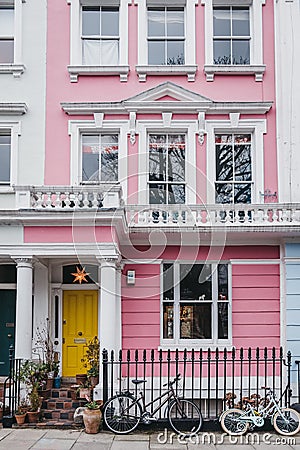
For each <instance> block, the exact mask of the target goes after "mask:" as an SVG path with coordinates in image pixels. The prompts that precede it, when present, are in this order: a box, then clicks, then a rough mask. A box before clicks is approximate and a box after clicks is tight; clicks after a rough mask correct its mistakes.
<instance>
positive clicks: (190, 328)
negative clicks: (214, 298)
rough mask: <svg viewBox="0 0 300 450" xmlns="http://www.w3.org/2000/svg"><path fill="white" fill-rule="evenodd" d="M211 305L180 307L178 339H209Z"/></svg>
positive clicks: (210, 335) (186, 305) (187, 304)
mask: <svg viewBox="0 0 300 450" xmlns="http://www.w3.org/2000/svg"><path fill="white" fill-rule="evenodd" d="M211 337H212V333H211V304H210V303H200V304H191V303H190V304H189V303H185V304H182V303H181V305H180V339H211Z"/></svg>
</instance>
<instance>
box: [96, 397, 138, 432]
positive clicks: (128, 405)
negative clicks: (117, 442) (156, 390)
mask: <svg viewBox="0 0 300 450" xmlns="http://www.w3.org/2000/svg"><path fill="white" fill-rule="evenodd" d="M141 414H142V409H141V406H140V404H139V403H138V402H137V400H136V399H135V398H134V397H131V396H130V395H126V394H120V395H115V396H114V397H112V398H111V399H109V400H108V402H107V403H106V405H105V406H104V410H103V420H104V423H105V424H106V426H107V427H108V428H109V429H110V430H111V431H113V432H114V433H116V434H127V433H130V432H131V431H133V430H134V429H135V428H136V427H137V426H138V424H139V421H140V419H141Z"/></svg>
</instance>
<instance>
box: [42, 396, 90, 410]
mask: <svg viewBox="0 0 300 450" xmlns="http://www.w3.org/2000/svg"><path fill="white" fill-rule="evenodd" d="M86 403H87V401H86V400H84V399H83V400H82V399H77V400H72V399H60V400H59V399H56V398H49V399H48V400H44V401H43V403H42V409H71V408H72V409H76V408H78V407H79V406H84V405H85V404H86Z"/></svg>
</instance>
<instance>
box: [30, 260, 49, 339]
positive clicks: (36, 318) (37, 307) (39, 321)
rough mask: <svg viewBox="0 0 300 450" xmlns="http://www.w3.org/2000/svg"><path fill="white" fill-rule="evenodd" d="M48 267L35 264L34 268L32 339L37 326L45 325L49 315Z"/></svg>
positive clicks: (43, 326) (42, 326) (41, 327)
mask: <svg viewBox="0 0 300 450" xmlns="http://www.w3.org/2000/svg"><path fill="white" fill-rule="evenodd" d="M48 286H49V284H48V267H45V266H44V265H42V264H36V265H35V268H34V310H33V341H35V333H36V330H37V327H39V329H40V330H41V329H43V328H45V327H46V318H47V317H51V314H50V308H49V306H50V305H49V300H48V298H49V288H48Z"/></svg>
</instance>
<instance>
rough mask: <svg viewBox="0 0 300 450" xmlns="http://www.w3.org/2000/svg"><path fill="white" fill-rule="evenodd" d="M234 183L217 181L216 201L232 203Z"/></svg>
mask: <svg viewBox="0 0 300 450" xmlns="http://www.w3.org/2000/svg"><path fill="white" fill-rule="evenodd" d="M232 200H233V198H232V184H218V183H216V203H232Z"/></svg>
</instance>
